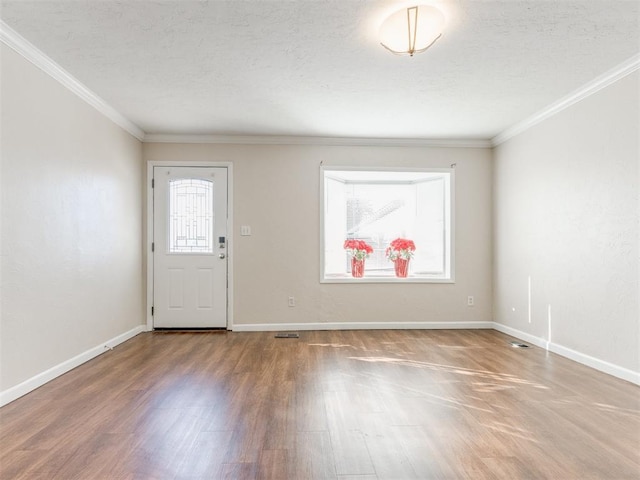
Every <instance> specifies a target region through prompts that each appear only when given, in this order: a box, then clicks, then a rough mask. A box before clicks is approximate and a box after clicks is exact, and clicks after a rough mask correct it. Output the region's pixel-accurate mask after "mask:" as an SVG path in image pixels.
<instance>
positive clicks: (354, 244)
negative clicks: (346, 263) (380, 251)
mask: <svg viewBox="0 0 640 480" xmlns="http://www.w3.org/2000/svg"><path fill="white" fill-rule="evenodd" d="M343 248H344V249H345V250H347V253H348V254H349V255H351V257H352V258H355V259H356V260H364V259H365V258H369V255H370V254H372V253H373V247H371V245H369V244H368V243H367V242H365V241H364V240H356V239H355V238H348V239H346V240H345V241H344V246H343Z"/></svg>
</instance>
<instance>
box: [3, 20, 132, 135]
mask: <svg viewBox="0 0 640 480" xmlns="http://www.w3.org/2000/svg"><path fill="white" fill-rule="evenodd" d="M0 41H1V42H2V43H4V44H5V45H7V46H8V47H9V48H12V49H13V50H15V51H16V52H17V53H18V54H20V55H22V56H23V57H24V58H25V59H27V60H29V61H30V62H31V63H33V64H34V65H35V66H36V67H38V68H40V69H41V70H42V71H43V72H45V73H47V74H48V75H50V76H51V77H53V78H54V79H55V80H57V81H58V82H60V83H61V84H62V85H64V86H65V87H67V88H68V89H69V90H71V91H72V92H73V93H75V94H76V95H77V96H78V97H80V98H81V99H82V100H84V101H85V102H87V103H88V104H89V105H91V106H92V107H94V108H95V109H96V110H98V112H100V113H102V114H103V115H104V116H105V117H107V118H108V119H109V120H111V121H112V122H113V123H115V124H116V125H118V126H119V127H121V128H123V129H124V130H126V131H127V132H129V133H130V134H131V135H133V136H134V137H136V138H137V139H138V140H141V141H142V140H143V138H144V131H143V130H142V129H141V128H140V127H138V126H137V125H136V124H134V123H133V122H131V121H130V120H129V119H127V118H126V117H124V116H123V115H122V114H121V113H120V112H118V111H117V110H116V109H114V108H113V107H112V106H111V105H109V104H107V102H105V101H104V100H103V99H102V98H100V97H99V96H98V95H96V94H95V93H93V92H92V91H91V90H89V89H88V88H87V87H85V86H84V85H83V84H82V83H81V82H80V81H79V80H78V79H76V78H75V77H74V76H73V75H71V74H70V73H69V72H67V71H66V70H65V69H63V68H62V67H61V66H60V65H58V64H57V63H56V62H54V61H53V60H51V59H50V58H49V57H48V56H47V55H45V54H44V53H43V52H41V51H40V50H39V49H38V48H36V47H35V46H34V45H33V44H31V43H30V42H29V41H28V40H27V39H25V38H24V37H22V36H21V35H20V34H19V33H17V32H16V31H15V30H13V29H12V28H11V27H9V26H8V25H7V24H6V23H5V22H4V21H2V20H0Z"/></svg>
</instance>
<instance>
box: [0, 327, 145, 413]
mask: <svg viewBox="0 0 640 480" xmlns="http://www.w3.org/2000/svg"><path fill="white" fill-rule="evenodd" d="M144 331H146V326H145V325H139V326H137V327H136V328H133V329H131V330H129V331H128V332H125V333H123V334H121V335H118V336H117V337H114V338H112V339H111V340H107V341H106V342H104V343H101V344H100V345H98V346H97V347H94V348H91V349H90V350H87V351H86V352H83V353H81V354H80V355H76V356H75V357H73V358H70V359H69V360H66V361H64V362H62V363H60V364H58V365H56V366H55V367H51V368H50V369H49V370H46V371H44V372H42V373H39V374H38V375H36V376H34V377H31V378H30V379H28V380H25V381H24V382H22V383H19V384H18V385H16V386H14V387H11V388H9V389H7V390H4V391H2V392H0V407H2V406H3V405H6V404H7V403H10V402H13V401H14V400H16V399H17V398H20V397H22V396H23V395H26V394H27V393H29V392H31V391H33V390H35V389H36V388H38V387H41V386H42V385H44V384H45V383H47V382H50V381H51V380H53V379H54V378H56V377H59V376H60V375H63V374H65V373H67V372H68V371H69V370H73V369H74V368H76V367H78V366H80V365H82V364H83V363H85V362H88V361H89V360H91V359H92V358H95V357H97V356H98V355H101V354H103V353H104V352H106V351H107V350H111V349H112V348H113V347H115V346H117V345H120V344H121V343H123V342H126V341H127V340H129V339H130V338H133V337H135V336H136V335H138V334H139V333H142V332H144Z"/></svg>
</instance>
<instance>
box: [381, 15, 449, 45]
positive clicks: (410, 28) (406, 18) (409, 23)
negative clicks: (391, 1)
mask: <svg viewBox="0 0 640 480" xmlns="http://www.w3.org/2000/svg"><path fill="white" fill-rule="evenodd" d="M444 23H445V18H444V14H443V13H442V12H441V11H440V10H438V9H437V8H436V7H433V6H431V5H416V6H413V7H408V8H403V9H402V10H398V11H397V12H395V13H393V14H391V15H390V16H389V17H388V18H387V19H386V20H385V21H384V22H382V25H381V26H380V44H381V45H382V46H383V47H384V48H386V49H387V50H389V51H390V52H391V53H395V54H396V55H409V56H410V57H413V54H414V53H420V52H424V51H425V50H426V49H427V48H429V47H430V46H431V45H433V44H434V43H435V42H436V40H438V39H439V38H440V37H441V36H442V31H443V30H444Z"/></svg>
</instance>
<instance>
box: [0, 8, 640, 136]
mask: <svg viewBox="0 0 640 480" xmlns="http://www.w3.org/2000/svg"><path fill="white" fill-rule="evenodd" d="M423 3H429V2H428V1H425V2H423ZM431 3H432V4H434V3H435V4H437V5H439V6H440V7H441V8H442V10H443V11H444V12H445V14H446V16H447V22H448V23H447V28H446V30H445V33H444V35H443V37H442V38H441V39H440V40H438V41H437V42H436V44H435V45H434V46H433V47H432V48H431V49H429V50H428V51H427V52H425V53H422V54H419V55H417V56H415V57H413V58H409V57H399V56H394V55H392V54H390V53H389V52H387V51H385V50H384V49H383V48H382V47H381V46H380V45H379V44H378V40H377V29H378V26H379V25H380V23H381V21H382V19H383V18H384V16H385V15H386V14H388V13H390V12H391V11H393V10H394V9H395V8H398V6H401V5H403V4H405V3H404V2H398V1H389V0H339V1H335V0H321V1H315V0H287V1H280V0H231V1H224V0H215V1H205V0H202V1H177V0H174V1H147V0H120V1H111V0H83V1H79V0H76V1H71V0H62V1H56V0H46V1H45V0H38V1H28V0H20V1H11V0H2V1H1V3H0V5H1V10H0V17H1V18H2V20H3V21H4V22H5V23H6V24H7V25H9V27H11V28H12V29H14V30H15V31H16V32H18V33H19V34H20V35H22V36H23V37H24V38H26V39H27V40H28V41H29V42H31V43H32V44H34V45H35V46H36V47H37V48H39V49H40V50H41V51H42V52H44V53H45V54H46V55H48V56H49V57H50V58H51V59H53V60H54V61H55V62H57V63H58V64H59V65H60V66H62V67H63V68H64V69H66V70H67V71H68V72H69V73H71V74H72V75H73V76H75V77H76V78H77V79H78V80H80V81H81V82H82V83H83V84H84V85H86V86H87V87H88V88H89V89H91V90H92V91H93V92H95V93H96V94H97V95H98V96H100V97H101V98H102V99H104V100H105V101H106V102H107V103H109V104H110V105H111V106H113V107H114V108H115V109H116V110H118V111H119V112H120V113H121V114H123V115H124V116H125V117H127V118H128V119H129V120H131V121H132V122H134V123H135V124H136V125H138V126H139V127H140V128H142V129H143V130H144V131H145V132H146V133H150V134H154V133H155V134H157V133H164V134H221V135H232V134H238V135H303V136H335V137H377V138H416V139H433V138H465V139H476V138H477V139H488V138H492V137H493V136H495V135H497V134H499V133H500V132H502V131H503V130H505V129H506V128H508V127H510V126H511V125H513V124H515V123H517V122H519V121H521V120H523V119H525V118H526V117H528V116H530V115H532V114H534V113H536V112H537V111H539V110H540V109H542V108H544V107H546V106H547V105H549V104H551V103H552V102H554V101H556V100H558V99H559V98H561V97H563V96H565V95H567V94H569V93H571V92H572V91H574V90H576V89H577V88H579V87H581V86H582V85H584V84H585V83H587V82H589V81H591V80H593V79H594V78H595V77H597V76H599V75H600V74H602V73H603V72H605V71H607V70H609V69H611V68H612V67H615V66H616V65H618V64H620V63H622V62H624V61H625V60H627V59H629V58H630V57H632V56H634V55H636V54H638V52H639V51H640V37H639V24H640V1H639V0H553V1H545V0H531V1H529V0H496V1H491V0H442V1H440V2H437V3H436V2H431Z"/></svg>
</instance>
